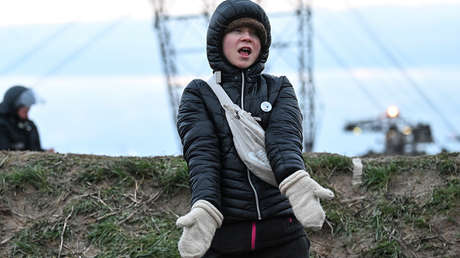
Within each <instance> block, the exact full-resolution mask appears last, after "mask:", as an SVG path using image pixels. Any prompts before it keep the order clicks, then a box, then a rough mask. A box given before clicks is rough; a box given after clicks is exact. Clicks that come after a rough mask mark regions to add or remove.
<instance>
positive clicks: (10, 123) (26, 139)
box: [0, 86, 43, 151]
mask: <svg viewBox="0 0 460 258" xmlns="http://www.w3.org/2000/svg"><path fill="white" fill-rule="evenodd" d="M26 90H28V89H27V88H26V87H23V86H14V87H12V88H10V89H9V90H8V91H7V92H6V93H5V96H4V98H3V102H2V103H0V150H13V151H24V150H30V151H43V149H42V148H41V145H40V137H39V134H38V130H37V127H36V126H35V124H34V122H32V121H31V120H29V119H26V120H22V119H20V118H19V117H18V115H17V108H18V107H15V103H16V100H17V99H18V98H19V96H20V95H21V94H22V93H23V92H25V91H26Z"/></svg>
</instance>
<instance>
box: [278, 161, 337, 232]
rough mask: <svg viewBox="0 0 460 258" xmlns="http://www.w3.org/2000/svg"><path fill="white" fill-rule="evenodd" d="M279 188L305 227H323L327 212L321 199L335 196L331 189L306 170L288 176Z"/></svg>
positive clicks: (314, 228)
mask: <svg viewBox="0 0 460 258" xmlns="http://www.w3.org/2000/svg"><path fill="white" fill-rule="evenodd" d="M279 188H280V190H281V193H282V194H284V195H286V196H287V198H288V200H289V202H290V203H291V206H292V210H293V211H294V215H295V216H296V218H297V220H298V221H299V222H300V223H301V224H302V225H303V226H304V227H305V228H311V229H313V230H319V229H321V227H322V226H323V223H324V220H325V218H326V214H325V212H324V210H323V207H321V204H320V202H319V199H327V200H330V199H332V198H334V193H333V192H332V191H331V190H329V189H326V188H324V187H322V186H320V185H319V184H318V183H317V182H316V181H315V180H313V179H312V178H311V177H310V176H309V175H308V173H307V172H306V171H304V170H299V171H297V172H295V173H294V174H292V175H290V176H288V177H287V178H286V179H284V180H283V182H281V184H280V185H279Z"/></svg>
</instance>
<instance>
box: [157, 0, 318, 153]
mask: <svg viewBox="0 0 460 258" xmlns="http://www.w3.org/2000/svg"><path fill="white" fill-rule="evenodd" d="M215 2H216V1H207V0H203V1H202V4H203V9H202V13H201V14H196V15H187V16H184V15H182V16H170V15H168V10H167V6H166V5H167V1H165V0H152V3H153V7H154V23H153V27H154V30H155V32H156V35H157V38H158V44H159V48H160V53H161V61H162V67H163V73H164V76H165V78H166V83H167V87H168V96H169V102H170V109H171V115H172V121H173V122H174V123H175V122H176V114H177V111H178V105H179V101H180V95H181V92H182V90H183V88H184V87H185V86H186V85H184V82H183V81H181V79H180V77H181V74H180V72H179V71H178V63H177V62H178V59H179V57H180V55H185V54H190V49H189V48H187V49H180V48H178V47H177V46H176V45H175V42H174V40H172V34H173V25H172V24H174V25H175V26H177V25H178V24H180V23H181V24H182V26H187V25H189V23H190V22H191V21H192V20H202V21H204V22H203V25H204V26H202V28H200V29H201V30H202V31H201V33H203V32H205V31H206V29H207V28H206V25H207V22H208V20H209V18H210V13H211V10H214V9H215V7H216V3H215ZM256 2H257V3H259V4H261V5H262V6H263V5H264V2H263V1H256ZM296 5H297V6H296V8H295V9H294V11H293V12H287V13H279V14H275V15H273V16H272V17H271V20H272V21H273V20H274V19H277V18H283V17H295V18H296V22H297V28H296V30H295V31H292V33H291V34H289V35H286V36H285V37H283V39H284V38H288V39H289V41H277V40H276V37H275V38H274V41H273V43H272V47H271V53H273V52H275V51H281V50H282V49H291V50H292V51H293V52H294V53H296V55H297V62H296V64H295V66H296V68H297V69H296V70H297V74H298V87H297V92H298V98H299V103H300V108H301V110H302V113H303V116H304V120H303V122H304V124H303V128H304V129H303V130H304V132H303V133H304V143H303V145H304V151H305V152H311V151H312V150H313V147H314V143H315V132H316V123H315V119H316V118H315V85H314V78H313V26H312V8H311V1H309V0H307V1H305V0H296ZM268 15H269V16H271V14H270V13H269V14H268ZM290 26H292V25H290ZM176 28H177V27H176ZM204 43H205V42H201V44H203V45H204ZM271 72H275V73H276V71H273V70H272V71H271Z"/></svg>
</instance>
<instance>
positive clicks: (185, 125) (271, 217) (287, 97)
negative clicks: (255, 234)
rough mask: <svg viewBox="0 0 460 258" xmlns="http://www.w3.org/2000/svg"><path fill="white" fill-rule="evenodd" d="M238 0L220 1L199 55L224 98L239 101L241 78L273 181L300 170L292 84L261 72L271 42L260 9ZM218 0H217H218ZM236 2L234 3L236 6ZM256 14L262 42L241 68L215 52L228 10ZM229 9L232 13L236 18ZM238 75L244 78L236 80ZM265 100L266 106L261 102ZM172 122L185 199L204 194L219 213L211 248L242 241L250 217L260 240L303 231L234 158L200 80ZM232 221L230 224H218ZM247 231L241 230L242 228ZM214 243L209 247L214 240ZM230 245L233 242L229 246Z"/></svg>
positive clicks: (275, 192) (275, 195) (283, 203)
mask: <svg viewBox="0 0 460 258" xmlns="http://www.w3.org/2000/svg"><path fill="white" fill-rule="evenodd" d="M232 2H233V3H235V2H238V4H241V5H243V6H239V7H238V9H236V8H234V7H233V6H229V5H231V3H230V1H227V3H228V4H222V5H221V6H219V7H220V9H219V10H216V13H219V14H220V15H214V16H213V18H212V19H211V21H210V25H209V28H208V35H207V57H208V61H209V64H210V66H211V68H212V69H213V71H221V72H222V83H221V85H222V87H223V88H224V90H225V92H226V93H227V94H228V96H229V97H230V98H231V100H232V101H233V102H234V103H235V104H237V105H239V106H241V90H242V82H243V81H244V107H243V108H244V110H246V111H248V112H250V113H251V114H252V115H253V116H256V117H259V118H261V119H262V120H261V122H259V123H260V125H261V126H262V127H263V128H264V130H265V132H266V135H265V137H266V139H265V144H266V151H267V155H268V158H269V160H270V163H271V166H272V169H273V171H274V173H275V177H276V180H277V182H278V184H279V183H280V182H282V181H283V180H284V179H285V178H286V177H288V176H289V175H291V174H292V173H294V172H296V171H298V170H305V165H304V161H303V158H302V124H301V123H302V116H301V112H300V109H299V107H298V102H297V99H296V96H295V92H294V89H293V87H292V85H291V84H290V82H289V81H288V79H287V78H286V77H284V76H282V77H273V76H268V75H262V74H261V72H262V70H263V69H264V64H265V62H266V60H267V58H268V54H269V47H270V43H271V38H270V25H269V22H268V17H267V16H266V15H265V13H264V12H263V11H262V12H261V11H260V10H259V9H258V8H254V6H253V5H246V4H245V2H250V1H232ZM224 3H225V2H224ZM236 10H238V11H236ZM236 15H239V17H250V18H254V19H256V20H258V21H260V22H261V23H262V24H263V25H264V27H265V28H266V30H267V32H268V33H267V34H268V35H267V36H268V38H267V42H266V43H265V44H263V45H262V48H261V52H260V55H259V58H258V60H257V61H256V62H255V63H254V64H253V65H252V66H250V67H249V68H247V69H244V70H240V69H238V68H236V67H235V66H232V65H231V64H230V63H229V62H228V61H227V60H226V58H225V57H224V55H223V53H222V39H223V36H224V31H225V28H226V25H228V24H229V23H230V22H231V21H232V20H234V19H235V16H236ZM239 17H236V18H239ZM243 76H244V80H243ZM264 101H268V102H270V103H271V104H272V106H273V108H272V110H271V111H270V112H264V111H262V110H261V108H260V106H261V103H262V102H264ZM177 121H178V122H177V127H178V132H179V135H180V137H181V139H182V144H183V154H184V158H185V160H186V161H187V164H188V167H189V174H190V186H191V189H192V204H193V203H195V202H196V201H198V200H206V201H209V202H211V203H212V204H213V205H214V206H215V207H216V208H217V209H219V211H221V213H222V214H223V216H224V221H223V226H222V227H221V228H220V229H217V231H216V234H215V237H214V242H213V244H212V246H211V248H224V249H225V248H229V249H232V248H233V249H234V248H239V247H235V246H234V245H235V244H237V245H240V247H241V248H242V249H248V248H249V246H248V245H249V244H250V241H235V238H237V239H238V238H239V239H241V240H243V239H246V236H248V235H249V234H250V229H251V226H250V225H251V224H250V222H251V221H261V222H262V223H264V224H265V226H264V227H263V228H262V229H261V230H265V234H261V236H262V237H265V238H266V243H267V245H269V244H272V245H273V244H276V243H280V242H282V241H288V240H289V238H290V239H292V238H296V237H297V238H298V237H299V235H302V234H304V232H303V228H302V226H301V225H300V224H299V223H298V222H297V221H296V219H295V217H294V214H293V211H292V209H291V206H290V204H289V202H288V200H287V199H286V197H285V196H283V195H281V193H280V190H279V189H278V188H277V187H274V186H271V185H269V184H267V183H265V182H264V181H262V180H260V179H259V178H258V177H256V176H255V175H254V174H252V173H251V172H250V171H249V170H248V169H247V168H246V166H245V165H244V163H243V162H242V161H241V159H240V158H239V156H238V153H237V151H236V149H235V147H234V144H233V139H232V133H231V130H230V128H229V126H228V123H227V120H226V117H225V112H224V110H223V108H222V107H221V105H220V103H219V100H218V99H217V97H216V95H215V94H214V93H213V91H212V90H211V89H210V88H209V86H208V85H207V83H206V82H205V81H203V80H193V81H192V82H190V83H189V85H187V87H186V88H185V90H184V92H183V95H182V99H181V103H180V107H179V113H178V120H177ZM229 224H233V225H234V226H233V227H227V226H226V225H229ZM246 233H247V234H246ZM216 246H217V247H216ZM233 251H234V250H233Z"/></svg>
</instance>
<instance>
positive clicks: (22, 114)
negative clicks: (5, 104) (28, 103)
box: [18, 107, 30, 120]
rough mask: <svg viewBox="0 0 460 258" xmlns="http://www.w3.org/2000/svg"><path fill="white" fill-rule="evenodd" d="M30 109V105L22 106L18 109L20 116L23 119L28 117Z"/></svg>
mask: <svg viewBox="0 0 460 258" xmlns="http://www.w3.org/2000/svg"><path fill="white" fill-rule="evenodd" d="M29 110H30V107H20V108H19V109H18V116H19V118H21V119H22V120H26V119H28V118H29Z"/></svg>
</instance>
